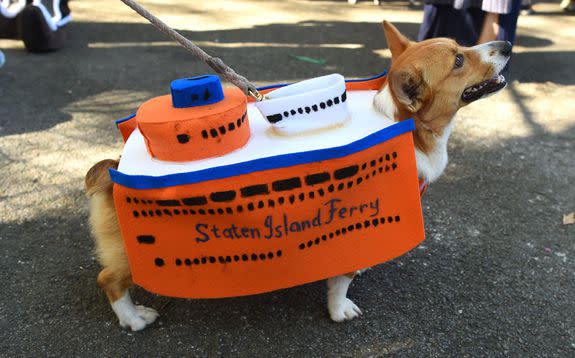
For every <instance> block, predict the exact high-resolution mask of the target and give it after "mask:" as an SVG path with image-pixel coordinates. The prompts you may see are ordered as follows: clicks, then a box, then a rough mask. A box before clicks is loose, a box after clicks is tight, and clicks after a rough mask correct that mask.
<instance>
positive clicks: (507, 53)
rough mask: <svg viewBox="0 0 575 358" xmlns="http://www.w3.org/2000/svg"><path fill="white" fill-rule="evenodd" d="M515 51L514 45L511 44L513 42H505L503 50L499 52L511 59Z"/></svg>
mask: <svg viewBox="0 0 575 358" xmlns="http://www.w3.org/2000/svg"><path fill="white" fill-rule="evenodd" d="M512 49H513V45H512V44H511V42H509V41H505V42H504V43H503V46H502V47H501V50H499V52H500V53H501V54H502V55H503V56H505V57H509V56H511V50H512Z"/></svg>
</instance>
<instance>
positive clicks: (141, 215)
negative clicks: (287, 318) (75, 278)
mask: <svg viewBox="0 0 575 358" xmlns="http://www.w3.org/2000/svg"><path fill="white" fill-rule="evenodd" d="M384 82H385V76H384V74H382V75H380V76H376V77H374V78H370V79H366V80H352V81H347V82H345V81H344V78H343V77H342V76H341V75H337V74H333V75H328V76H323V77H319V78H315V79H311V80H307V81H303V82H300V83H296V84H293V85H287V86H286V85H277V86H270V87H266V88H263V89H260V92H261V93H263V94H266V96H267V99H266V100H264V101H261V102H257V103H254V102H250V101H249V100H248V99H247V98H246V97H245V95H244V94H243V93H242V92H241V91H240V90H238V89H236V88H226V89H222V88H221V85H220V83H219V79H218V78H217V77H216V76H200V77H195V78H190V79H181V80H176V81H174V82H172V94H171V96H170V95H167V96H161V97H157V98H154V99H151V100H149V101H148V102H146V103H144V104H143V105H142V106H141V107H140V108H139V109H138V111H137V113H136V114H135V115H133V116H130V117H128V118H125V119H123V120H120V121H118V122H117V125H118V128H119V129H120V132H121V134H122V136H123V138H124V140H125V141H126V143H125V146H124V150H123V152H122V157H121V160H120V164H119V167H118V169H117V170H113V169H111V170H110V175H111V178H112V180H113V181H114V182H115V185H114V201H115V205H116V210H117V213H118V219H119V223H120V227H121V230H122V235H123V238H124V243H125V248H126V252H127V255H128V261H129V264H130V269H131V272H132V279H133V281H134V283H135V284H137V285H139V286H142V287H144V288H145V289H147V290H149V291H151V292H155V293H158V294H162V295H166V296H174V297H188V298H216V297H231V296H241V295H250V294H257V293H262V292H268V291H272V290H277V289H281V288H287V287H291V286H296V285H301V284H304V283H308V282H312V281H317V280H322V279H326V278H329V277H334V276H337V275H341V274H344V273H347V272H353V271H355V270H358V269H362V268H365V267H370V266H374V265H376V264H379V263H382V262H385V261H387V260H390V259H393V258H395V257H397V256H400V255H402V254H404V253H405V252H407V251H409V250H411V249H412V248H414V247H415V246H417V245H418V244H419V243H420V242H421V241H423V239H424V229H423V219H422V214H421V206H420V194H421V193H422V191H423V190H424V189H425V186H426V185H425V183H422V182H419V181H418V177H417V168H416V163H415V154H414V145H413V139H412V135H411V131H412V130H414V129H415V127H414V124H413V121H411V120H405V121H402V122H398V123H395V122H393V121H392V120H391V119H386V118H384V117H383V116H382V115H381V114H378V113H377V112H376V111H375V109H374V108H373V106H372V101H373V97H374V95H375V94H376V92H377V90H378V89H379V88H381V86H382V85H383V83H384Z"/></svg>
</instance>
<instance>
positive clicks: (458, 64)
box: [453, 53, 464, 68]
mask: <svg viewBox="0 0 575 358" xmlns="http://www.w3.org/2000/svg"><path fill="white" fill-rule="evenodd" d="M463 59H464V57H463V55H462V54H460V53H458V54H457V55H455V63H454V64H453V68H461V67H463Z"/></svg>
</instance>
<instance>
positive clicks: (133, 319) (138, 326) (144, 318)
mask: <svg viewBox="0 0 575 358" xmlns="http://www.w3.org/2000/svg"><path fill="white" fill-rule="evenodd" d="M158 316H159V314H158V312H157V311H156V310H155V309H153V308H150V307H145V306H135V310H134V311H133V312H130V313H128V314H124V315H122V317H121V318H120V317H118V318H119V319H120V326H122V328H128V327H129V328H130V329H131V330H132V331H141V330H142V329H144V328H146V326H148V325H149V324H151V323H152V322H154V321H155V320H156V318H158Z"/></svg>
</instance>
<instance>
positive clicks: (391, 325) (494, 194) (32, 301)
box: [0, 0, 575, 357]
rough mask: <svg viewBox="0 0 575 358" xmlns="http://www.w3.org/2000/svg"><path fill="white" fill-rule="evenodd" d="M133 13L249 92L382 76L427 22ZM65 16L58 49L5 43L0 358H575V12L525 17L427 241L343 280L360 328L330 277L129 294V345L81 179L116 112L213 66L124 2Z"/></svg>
mask: <svg viewBox="0 0 575 358" xmlns="http://www.w3.org/2000/svg"><path fill="white" fill-rule="evenodd" d="M141 2H142V3H143V4H144V5H146V6H147V7H149V8H150V9H151V10H152V11H153V12H155V13H156V14H157V15H159V16H160V17H161V18H162V19H164V20H165V21H167V22H168V23H169V24H170V25H172V26H174V27H176V28H178V29H179V30H181V31H182V33H183V34H184V35H185V36H187V37H188V38H190V39H193V40H194V41H197V43H198V44H199V45H200V46H202V47H203V48H204V49H205V50H206V51H207V52H209V53H211V54H213V55H216V56H219V57H221V58H223V59H224V60H225V61H226V62H227V63H228V64H230V65H231V66H233V67H234V68H235V69H236V70H237V71H238V72H239V73H242V74H244V75H245V76H246V77H248V78H249V79H251V80H253V81H255V82H256V83H257V84H258V85H265V84H271V83H277V82H286V81H290V82H292V81H297V80H301V79H306V78H310V77H313V76H318V75H322V74H327V73H333V72H338V73H341V74H343V75H345V76H347V77H366V76H371V75H373V74H376V73H379V72H381V71H382V70H384V69H386V68H387V67H388V66H389V52H388V51H387V50H386V44H385V40H384V38H383V34H382V31H381V27H380V23H381V21H382V20H383V19H387V20H390V21H392V22H394V23H395V24H396V25H397V26H398V27H399V29H400V30H402V31H404V32H405V33H406V34H407V35H409V36H410V37H411V38H415V36H416V34H417V29H418V26H419V25H418V24H419V23H420V21H421V18H422V12H421V8H420V7H413V8H409V7H408V6H407V3H400V2H393V3H384V4H383V5H381V6H375V5H373V4H372V3H371V2H369V1H365V2H360V3H359V4H358V5H355V6H351V5H348V4H347V3H346V2H344V1H304V0H284V1H280V0H278V1H265V2H264V1H255V0H251V1H250V0H236V1H210V2H203V1H202V2H200V1H198V2H192V1H187V2H183V1H173V0H165V1H159V0H148V1H141ZM71 6H72V10H73V16H74V18H75V19H74V21H73V22H72V23H71V24H70V25H69V33H70V38H69V40H68V42H67V45H66V47H65V48H64V49H63V50H61V51H59V52H56V53H51V54H45V55H32V54H28V53H26V52H25V51H24V50H23V46H22V44H21V42H18V41H12V40H0V49H2V50H3V51H4V52H5V54H6V58H7V62H6V65H5V66H4V67H3V68H1V69H0V168H1V174H0V249H1V250H0V253H1V255H2V258H1V260H0V283H1V285H2V289H1V290H0V292H1V294H2V299H1V300H0V352H1V355H3V356H7V357H16V356H34V357H38V356H57V357H63V356H83V357H84V356H99V357H100V356H232V355H234V356H294V357H300V356H322V357H323V356H325V357H335V356H346V357H379V356H394V357H395V356H398V357H446V356H448V357H467V356H469V357H572V356H575V306H574V297H575V225H563V224H562V217H563V215H564V214H567V213H570V212H573V211H575V190H574V182H575V159H574V153H575V151H574V149H575V101H574V100H573V99H574V98H575V71H574V70H573V64H574V63H575V16H568V15H564V14H563V13H562V12H561V11H560V10H559V5H558V2H555V3H553V2H549V3H539V4H536V6H535V9H536V10H537V12H536V14H534V15H531V16H522V17H520V20H519V30H518V38H517V42H516V46H515V48H514V52H515V54H514V56H513V59H512V65H511V72H510V74H509V75H508V78H509V79H510V84H509V86H508V88H507V89H506V90H505V91H504V92H503V93H501V94H499V95H497V96H494V97H491V98H489V99H487V100H484V101H481V102H478V103H474V104H472V105H470V106H469V107H466V108H465V109H463V110H462V111H460V115H459V117H458V119H457V124H456V128H455V132H454V134H453V136H452V140H451V142H450V147H449V149H450V164H449V166H448V169H447V171H446V173H445V175H444V176H443V177H442V178H441V179H440V180H438V181H437V182H436V183H434V184H433V185H432V187H431V188H430V190H429V192H428V194H427V195H426V196H425V198H424V199H423V207H424V216H425V222H426V236H427V239H426V241H425V242H424V243H423V244H422V245H420V246H419V247H418V248H416V249H415V250H413V251H412V252H410V253H408V254H406V255H404V256H402V257H400V258H398V259H396V260H393V261H391V262H387V263H385V264H382V265H380V266H378V267H376V268H374V269H373V270H371V271H369V272H368V273H367V274H365V275H363V276H361V277H360V278H358V279H357V280H356V281H354V283H353V284H352V287H351V290H350V297H351V298H352V299H353V300H354V301H355V302H356V303H357V304H358V305H359V306H360V307H361V308H362V309H363V311H364V315H363V316H361V317H360V318H359V319H356V320H354V321H352V322H349V323H344V324H336V323H333V322H331V321H330V319H329V316H328V314H327V310H326V298H325V292H326V289H325V284H324V283H323V282H318V283H313V284H308V285H305V286H302V287H297V288H293V289H288V290H282V291H278V292H273V293H269V294H263V295H258V296H252V297H243V298H236V299H219V300H184V299H171V298H166V297H159V296H155V295H153V294H151V293H148V292H145V291H144V290H142V289H135V290H134V297H135V300H136V301H138V302H140V303H143V304H145V305H149V306H151V307H154V308H156V309H158V310H159V312H160V314H161V317H160V318H159V320H158V321H157V322H156V323H154V324H153V325H151V326H150V327H149V328H147V329H146V330H144V331H142V332H137V333H132V332H129V331H126V330H122V329H121V328H120V327H119V326H118V322H117V319H116V317H115V315H114V314H113V312H112V310H111V309H110V307H109V305H108V304H107V301H106V298H105V296H104V294H103V293H102V292H100V290H99V288H98V287H97V285H96V282H95V278H96V275H97V273H98V271H99V266H98V264H97V262H96V261H95V258H94V256H93V253H92V249H93V244H92V241H91V239H90V234H89V230H88V227H87V223H86V218H87V202H86V199H85V197H84V194H83V177H84V174H85V173H86V171H87V170H88V168H89V167H90V166H91V164H93V163H95V162H96V161H98V160H100V159H105V158H114V157H117V156H118V154H119V153H120V151H121V145H122V143H121V139H120V136H119V134H118V133H117V131H116V128H115V127H114V125H113V121H114V120H116V119H119V118H122V117H125V116H126V115H129V114H130V113H133V112H134V111H135V109H136V108H137V107H138V106H139V105H140V104H141V103H142V102H143V101H144V100H146V99H148V98H150V97H153V96H157V95H161V94H165V93H167V92H168V91H169V82H170V81H171V80H172V79H176V78H179V77H187V76H192V75H199V74H203V73H208V72H209V68H208V67H207V66H206V65H204V64H203V63H200V62H198V61H197V60H196V59H194V58H191V57H190V56H189V55H187V54H186V53H185V52H184V50H182V49H180V48H179V47H177V46H176V45H174V44H173V43H171V42H169V41H168V40H167V39H166V38H165V37H164V36H163V35H162V34H159V33H157V32H156V31H155V30H154V29H153V28H151V27H150V26H149V25H147V24H146V23H145V22H144V21H143V20H141V19H140V18H139V17H138V16H136V15H135V13H133V12H132V11H131V10H129V9H128V8H126V7H125V6H124V5H123V4H122V3H121V2H119V1H112V0H100V1H95V0H86V1H74V2H72V3H71ZM294 56H308V57H312V58H319V59H324V60H325V61H326V62H325V64H322V65H320V64H313V63H308V62H303V61H300V60H298V59H296V58H294Z"/></svg>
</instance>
